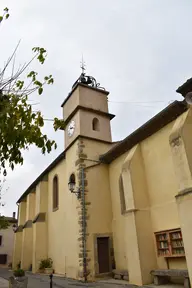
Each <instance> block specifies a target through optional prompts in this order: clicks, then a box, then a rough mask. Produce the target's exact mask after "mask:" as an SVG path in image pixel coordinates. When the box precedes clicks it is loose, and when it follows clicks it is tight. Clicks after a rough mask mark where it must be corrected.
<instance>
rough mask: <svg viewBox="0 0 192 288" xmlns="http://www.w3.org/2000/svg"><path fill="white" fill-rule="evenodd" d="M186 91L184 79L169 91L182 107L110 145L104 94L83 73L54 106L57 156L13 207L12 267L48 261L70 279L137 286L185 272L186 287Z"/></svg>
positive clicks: (190, 257)
mask: <svg viewBox="0 0 192 288" xmlns="http://www.w3.org/2000/svg"><path fill="white" fill-rule="evenodd" d="M190 91H192V79H190V80H188V81H187V82H186V83H184V84H183V85H182V86H181V87H179V88H178V90H177V92H179V93H181V94H182V96H183V97H184V99H183V101H175V102H173V103H172V104H170V105H169V106H167V107H166V108H165V109H164V110H162V111H161V112H160V113H158V114H157V115H156V116H154V117H153V118H152V119H150V120H149V121H148V122H147V123H145V124H144V125H143V126H141V127H140V128H139V129H137V130H136V131H134V132H133V133H132V134H131V135H129V136H127V137H126V138H125V139H124V140H122V141H119V142H116V143H114V142H112V139H111V125H110V121H111V120H112V119H113V117H114V115H112V114H110V113H109V111H108V94H109V92H107V91H106V90H104V89H102V88H101V87H100V86H99V85H98V84H97V82H96V81H95V79H94V78H93V77H89V76H86V75H85V74H84V73H82V74H81V76H80V77H79V79H78V80H77V81H76V82H75V84H74V85H73V87H72V90H71V92H70V93H69V95H68V96H67V97H66V99H65V100H64V102H63V104H62V109H63V117H64V121H65V123H66V129H65V131H64V134H65V149H64V151H63V152H62V153H61V154H60V155H59V156H58V157H57V158H56V159H55V160H54V161H53V162H52V163H51V164H50V166H48V167H47V168H46V169H45V170H44V171H43V172H42V174H41V175H39V177H38V178H37V179H36V180H35V181H34V182H33V183H32V184H31V185H30V186H29V187H28V189H27V190H26V191H25V192H24V193H23V194H22V196H21V197H20V198H19V200H18V202H17V203H18V205H19V217H18V228H17V230H16V233H15V244H14V245H15V248H14V257H13V265H14V267H16V265H17V263H19V262H20V261H21V267H22V268H23V269H29V267H30V266H31V265H32V269H33V272H37V271H38V268H39V261H40V260H41V259H44V258H47V257H51V258H52V260H53V268H54V271H55V273H58V274H64V275H65V276H66V277H70V278H78V279H81V278H83V277H85V278H86V277H88V279H95V278H96V277H100V276H101V275H105V274H106V275H107V274H108V273H111V271H112V269H114V268H115V269H116V270H123V271H128V273H129V281H130V283H134V284H138V285H142V284H148V283H151V275H150V271H151V270H153V269H167V268H169V269H176V268H180V269H187V268H188V271H189V275H190V279H191V280H192V245H191V243H192V229H191V228H192V208H191V207H192V132H191V131H192V109H191V108H190V107H189V106H188V104H187V103H186V101H185V96H186V94H187V93H188V92H190ZM125 92H126V93H128V92H127V91H125ZM119 117H120V116H119ZM126 124H127V125H129V123H126ZM126 124H125V123H123V124H122V125H121V129H123V127H124V126H125V125H126ZM71 192H73V193H71ZM125 274H126V273H125Z"/></svg>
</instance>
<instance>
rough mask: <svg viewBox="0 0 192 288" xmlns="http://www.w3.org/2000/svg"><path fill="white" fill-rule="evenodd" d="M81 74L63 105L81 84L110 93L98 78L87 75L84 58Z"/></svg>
mask: <svg viewBox="0 0 192 288" xmlns="http://www.w3.org/2000/svg"><path fill="white" fill-rule="evenodd" d="M80 67H81V70H82V71H81V74H80V76H79V77H78V79H77V80H76V81H75V83H74V84H73V86H72V88H71V91H70V92H69V94H68V96H67V97H66V98H65V100H64V102H63V103H62V105H61V107H63V106H64V104H65V103H66V102H67V100H68V99H69V97H70V96H71V94H72V93H73V92H74V91H75V89H76V88H77V87H78V86H79V85H81V86H84V87H87V88H90V89H94V90H97V91H98V92H102V93H104V94H106V95H108V94H109V92H108V91H106V89H105V88H104V87H101V86H100V83H98V82H97V80H96V79H95V78H94V77H93V76H89V75H86V73H85V63H84V60H83V58H82V62H81V66H80Z"/></svg>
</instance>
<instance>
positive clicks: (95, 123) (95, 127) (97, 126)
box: [92, 118, 100, 131]
mask: <svg viewBox="0 0 192 288" xmlns="http://www.w3.org/2000/svg"><path fill="white" fill-rule="evenodd" d="M92 128H93V130H94V131H99V130H100V124H99V120H98V119H97V118H94V119H93V122H92Z"/></svg>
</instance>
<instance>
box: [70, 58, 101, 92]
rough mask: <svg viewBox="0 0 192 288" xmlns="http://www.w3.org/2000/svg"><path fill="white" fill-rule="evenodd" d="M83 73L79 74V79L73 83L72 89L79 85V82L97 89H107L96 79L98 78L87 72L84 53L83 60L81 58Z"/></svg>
mask: <svg viewBox="0 0 192 288" xmlns="http://www.w3.org/2000/svg"><path fill="white" fill-rule="evenodd" d="M80 63H81V66H80V68H81V75H80V76H79V78H78V79H77V81H76V82H75V83H74V84H73V86H72V89H73V88H74V87H75V86H76V85H77V83H82V84H84V85H87V86H90V87H93V88H97V89H101V90H105V88H103V87H100V83H98V82H97V81H96V79H95V78H94V77H92V76H87V75H86V74H85V70H86V68H85V67H86V65H85V61H84V59H83V55H82V60H81V62H80Z"/></svg>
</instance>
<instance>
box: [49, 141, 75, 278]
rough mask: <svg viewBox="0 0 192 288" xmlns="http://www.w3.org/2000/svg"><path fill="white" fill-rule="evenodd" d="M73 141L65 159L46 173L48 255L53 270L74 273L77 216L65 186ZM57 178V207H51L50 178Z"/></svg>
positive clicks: (72, 159) (72, 164)
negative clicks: (51, 260)
mask: <svg viewBox="0 0 192 288" xmlns="http://www.w3.org/2000/svg"><path fill="white" fill-rule="evenodd" d="M76 149H77V144H74V145H73V146H72V147H71V148H70V149H68V150H67V153H66V159H64V160H63V161H61V162H60V163H59V164H58V165H57V166H56V167H55V168H54V169H53V170H52V171H51V172H50V173H49V177H48V179H49V182H48V256H49V257H51V258H52V259H53V267H54V269H55V273H59V274H60V273H61V274H65V275H66V276H67V277H70V278H76V277H77V276H78V242H77V238H78V215H77V210H76V206H77V198H76V196H75V195H74V194H72V193H70V191H69V189H68V180H69V176H70V175H71V173H72V172H73V171H74V172H75V159H76V157H77V155H76ZM56 174H57V175H58V179H59V209H58V210H57V211H55V212H53V209H52V187H53V183H52V181H53V178H54V176H55V175H56Z"/></svg>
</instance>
